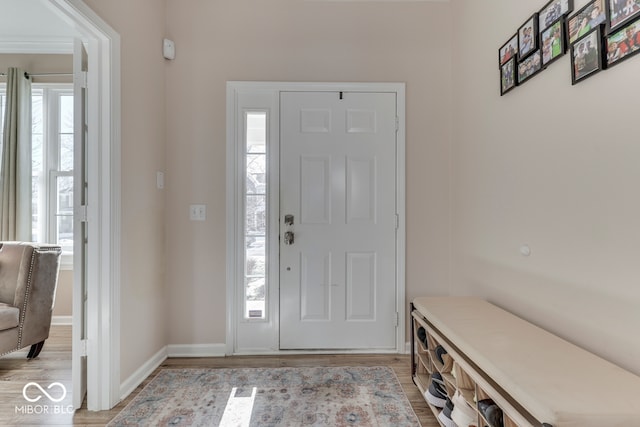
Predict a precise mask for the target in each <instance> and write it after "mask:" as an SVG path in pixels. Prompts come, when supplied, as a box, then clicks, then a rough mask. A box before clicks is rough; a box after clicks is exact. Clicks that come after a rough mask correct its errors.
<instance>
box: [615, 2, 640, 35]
mask: <svg viewBox="0 0 640 427" xmlns="http://www.w3.org/2000/svg"><path fill="white" fill-rule="evenodd" d="M639 16H640V0H607V24H608V31H607V33H608V34H612V33H614V32H617V31H618V30H619V29H620V28H621V27H624V26H625V24H626V23H628V22H630V21H633V20H635V19H636V18H637V17H639Z"/></svg>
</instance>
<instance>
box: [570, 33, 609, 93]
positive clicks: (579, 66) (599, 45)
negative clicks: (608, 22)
mask: <svg viewBox="0 0 640 427" xmlns="http://www.w3.org/2000/svg"><path fill="white" fill-rule="evenodd" d="M603 28H604V26H602V25H601V26H598V27H596V28H594V29H593V30H591V31H589V32H588V33H587V34H585V35H584V36H583V37H581V38H580V39H578V41H576V42H575V43H573V44H572V45H571V84H572V85H575V84H577V83H579V82H581V81H583V80H585V79H586V78H588V77H591V76H593V75H594V74H597V73H598V72H599V71H601V70H602V69H603V64H604V60H603V56H604V55H603V51H604V49H603V45H604V43H603V38H602V32H603Z"/></svg>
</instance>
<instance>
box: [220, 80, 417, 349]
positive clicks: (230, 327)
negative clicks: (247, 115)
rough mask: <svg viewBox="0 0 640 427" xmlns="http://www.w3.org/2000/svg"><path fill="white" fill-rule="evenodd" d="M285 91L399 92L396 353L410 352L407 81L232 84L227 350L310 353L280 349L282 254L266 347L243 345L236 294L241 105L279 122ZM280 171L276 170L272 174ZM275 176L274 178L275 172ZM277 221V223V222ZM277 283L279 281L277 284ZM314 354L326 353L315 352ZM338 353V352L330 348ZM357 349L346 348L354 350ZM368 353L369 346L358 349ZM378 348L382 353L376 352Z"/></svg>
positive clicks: (273, 231) (273, 194) (274, 203)
mask: <svg viewBox="0 0 640 427" xmlns="http://www.w3.org/2000/svg"><path fill="white" fill-rule="evenodd" d="M284 91H287V92H289V91H300V92H327V91H331V92H340V91H343V92H392V93H395V94H396V99H397V105H396V115H397V121H398V132H397V146H396V189H395V190H396V212H397V213H398V218H399V223H398V230H397V238H396V266H397V268H396V304H397V307H396V310H397V312H398V316H399V321H398V328H397V330H396V348H395V350H394V352H396V353H405V352H406V343H405V331H406V325H405V323H406V322H405V321H404V319H405V313H406V308H405V305H406V304H405V239H406V237H405V236H406V226H405V216H406V215H405V139H406V132H405V84H404V83H313V82H309V83H297V82H296V83H286V82H241V81H230V82H227V159H226V160H227V162H226V164H227V171H226V177H227V185H226V189H227V192H226V208H227V211H226V225H227V239H226V242H227V272H226V275H227V313H226V314H227V316H226V323H227V337H226V354H227V355H232V354H280V353H287V354H292V353H309V352H310V351H302V352H300V351H290V350H287V351H281V350H279V346H278V333H279V322H278V318H279V312H278V311H277V310H278V300H279V298H278V294H277V289H274V288H277V283H278V282H279V279H278V277H277V276H278V273H277V270H278V269H277V265H278V264H277V260H274V259H273V258H277V256H271V257H270V258H271V259H270V260H269V261H268V262H269V264H270V265H271V268H270V273H269V278H270V281H271V283H272V284H271V286H270V289H269V292H270V298H271V301H272V302H271V303H270V304H269V307H270V308H271V314H270V316H271V321H270V322H269V326H268V327H267V329H268V331H266V333H268V334H271V335H270V336H269V337H268V338H267V340H266V341H268V344H267V345H264V346H261V347H253V348H246V347H245V348H242V347H240V348H238V347H237V343H238V327H239V325H238V324H239V321H238V311H239V308H238V304H237V300H238V298H237V297H236V293H237V290H238V289H239V285H238V283H239V281H242V276H241V275H240V271H241V270H240V268H239V263H242V261H243V258H242V252H241V249H242V244H243V243H242V241H241V238H242V235H243V234H242V227H243V217H242V210H241V206H242V205H241V203H240V200H239V199H240V198H241V197H242V196H243V194H242V179H243V176H242V174H243V168H242V151H241V149H242V144H243V142H244V141H243V139H242V132H241V131H240V130H239V124H240V123H239V120H240V119H241V117H239V116H241V111H242V109H243V108H244V109H246V110H250V109H252V108H256V109H268V110H269V111H270V115H271V120H270V121H269V122H270V125H271V126H276V127H278V126H279V117H278V115H279V99H280V93H281V92H284ZM247 99H248V100H251V99H256V100H258V99H259V100H260V102H261V103H260V105H257V104H256V105H252V104H250V103H249V104H247V102H251V101H244V100H247ZM269 135H270V138H271V141H270V146H271V160H270V161H269V167H270V168H271V171H272V172H270V173H269V175H270V178H269V180H270V183H271V184H270V189H271V190H270V192H269V211H270V212H271V215H272V217H273V216H274V215H275V216H276V218H275V221H274V219H273V218H271V220H270V221H269V226H268V227H269V230H268V235H269V241H270V242H271V243H270V247H271V248H274V242H275V252H274V250H272V251H271V253H272V254H277V250H278V244H277V240H278V233H279V229H278V225H277V224H278V218H277V216H278V213H279V212H278V211H279V194H278V185H277V183H278V177H277V175H278V172H277V171H279V165H278V162H277V158H279V153H278V152H277V151H278V150H277V146H278V145H279V129H270V131H269ZM273 171H276V172H273ZM274 175H275V176H274ZM274 223H275V225H274ZM274 284H275V285H274ZM313 352H314V353H318V352H322V351H313ZM331 352H332V353H335V351H331ZM350 352H353V351H343V353H350ZM357 352H359V353H363V352H367V351H366V350H358V351H357ZM376 352H379V351H376Z"/></svg>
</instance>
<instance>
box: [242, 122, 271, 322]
mask: <svg viewBox="0 0 640 427" xmlns="http://www.w3.org/2000/svg"><path fill="white" fill-rule="evenodd" d="M244 118H245V126H244V130H245V174H244V184H245V185H244V190H245V191H244V208H245V209H244V210H245V212H244V218H245V221H244V234H245V239H244V242H245V245H244V284H245V286H244V317H245V319H265V318H266V295H267V275H266V265H267V113H266V112H264V111H251V112H246V113H245V116H244Z"/></svg>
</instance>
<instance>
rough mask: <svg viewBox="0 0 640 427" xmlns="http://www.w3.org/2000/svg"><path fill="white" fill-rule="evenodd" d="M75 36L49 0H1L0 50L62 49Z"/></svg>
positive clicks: (33, 51) (73, 31) (69, 45)
mask: <svg viewBox="0 0 640 427" xmlns="http://www.w3.org/2000/svg"><path fill="white" fill-rule="evenodd" d="M76 36H78V33H77V31H76V30H75V29H74V28H73V27H72V26H71V25H70V24H68V23H67V22H66V21H65V20H64V19H63V18H62V17H61V16H60V15H59V14H58V12H57V11H56V9H55V7H53V6H51V5H50V4H49V0H0V53H20V52H24V53H63V52H61V51H69V49H70V48H71V46H72V40H73V37H76Z"/></svg>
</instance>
